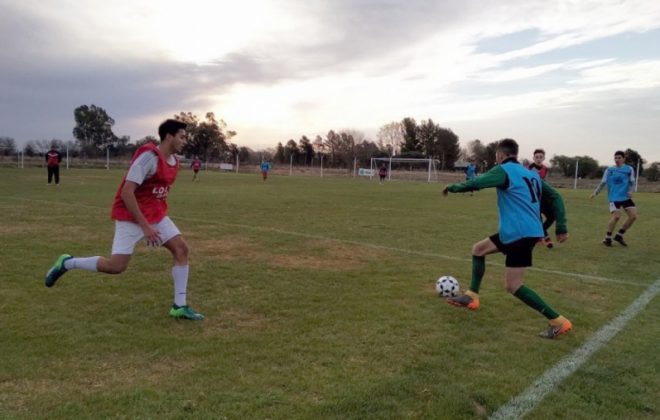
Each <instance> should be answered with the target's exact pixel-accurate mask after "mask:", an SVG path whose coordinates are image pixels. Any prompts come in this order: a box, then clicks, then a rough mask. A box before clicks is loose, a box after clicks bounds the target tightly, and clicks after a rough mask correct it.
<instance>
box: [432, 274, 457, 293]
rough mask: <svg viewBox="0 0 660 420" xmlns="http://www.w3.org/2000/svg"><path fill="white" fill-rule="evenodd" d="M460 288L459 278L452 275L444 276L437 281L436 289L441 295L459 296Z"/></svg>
mask: <svg viewBox="0 0 660 420" xmlns="http://www.w3.org/2000/svg"><path fill="white" fill-rule="evenodd" d="M459 289H460V286H459V285H458V280H456V279H455V278H453V277H452V276H442V277H440V278H439V279H438V280H436V282H435V290H436V292H438V296H441V297H454V296H458V290H459Z"/></svg>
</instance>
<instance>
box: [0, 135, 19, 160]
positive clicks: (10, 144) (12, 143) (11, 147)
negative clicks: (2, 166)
mask: <svg viewBox="0 0 660 420" xmlns="http://www.w3.org/2000/svg"><path fill="white" fill-rule="evenodd" d="M14 154H16V140H14V139H13V138H11V137H0V155H3V156H11V155H14Z"/></svg>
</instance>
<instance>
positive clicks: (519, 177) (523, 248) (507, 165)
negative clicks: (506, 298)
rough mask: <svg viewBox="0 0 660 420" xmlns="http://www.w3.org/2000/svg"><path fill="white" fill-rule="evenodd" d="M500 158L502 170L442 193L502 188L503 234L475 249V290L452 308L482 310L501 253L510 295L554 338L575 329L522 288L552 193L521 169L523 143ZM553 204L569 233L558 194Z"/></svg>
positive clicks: (500, 152) (505, 148) (507, 146)
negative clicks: (492, 259) (493, 261)
mask: <svg viewBox="0 0 660 420" xmlns="http://www.w3.org/2000/svg"><path fill="white" fill-rule="evenodd" d="M495 157H496V159H497V162H498V163H499V165H497V166H495V167H494V168H493V169H491V170H490V171H488V172H486V173H485V174H483V175H480V176H477V177H475V178H474V179H472V180H470V181H466V182H463V183H459V184H452V185H449V186H447V187H446V188H445V189H444V190H443V192H442V193H443V195H447V194H448V193H450V192H452V193H457V192H467V191H475V190H479V189H482V188H493V187H495V188H497V206H498V209H499V216H500V223H499V232H498V233H496V234H494V235H492V236H490V237H488V238H486V239H483V240H481V241H479V242H477V243H476V244H474V245H473V246H472V281H471V282H470V289H469V290H468V291H466V293H465V294H464V295H461V296H458V297H454V298H449V299H447V303H449V304H451V305H454V306H460V307H464V308H467V309H472V310H475V309H478V308H479V306H480V303H479V288H480V286H481V281H482V279H483V277H484V274H485V272H486V255H489V254H494V253H496V252H501V253H503V254H505V255H506V261H505V267H506V269H505V284H506V289H507V291H508V292H509V293H511V294H512V295H513V296H515V297H517V298H518V299H520V300H521V301H523V303H525V304H526V305H527V306H529V307H530V308H532V309H535V310H537V311H538V312H540V313H541V314H542V315H544V316H545V317H546V318H547V319H548V321H549V324H550V325H549V327H548V328H547V329H546V330H543V331H542V332H541V333H540V334H539V335H540V336H541V337H544V338H555V337H557V336H559V335H562V334H565V333H567V332H568V331H570V330H571V329H572V328H573V324H572V323H571V321H569V320H568V319H567V318H566V317H564V316H561V315H560V314H559V313H558V312H556V311H555V310H554V309H552V308H551V307H550V306H549V305H548V304H547V303H545V302H544V301H543V299H541V297H540V296H539V295H538V294H537V293H536V292H534V290H532V289H531V288H529V287H527V286H525V285H524V284H523V275H524V273H525V267H530V266H531V265H532V251H533V250H534V245H535V244H536V242H537V241H538V239H539V238H542V237H543V226H542V225H541V199H542V194H544V192H545V191H546V190H547V189H548V188H550V187H549V186H548V185H547V184H546V183H545V182H543V181H542V180H541V178H540V177H539V175H538V174H537V173H536V172H533V171H530V170H528V169H527V168H525V167H524V166H522V165H521V164H520V163H518V160H517V157H518V143H516V142H515V140H512V139H504V140H501V141H500V142H499V143H498V145H497V150H496V152H495ZM548 196H549V197H551V199H552V200H553V203H552V206H553V207H556V209H557V211H556V212H557V214H558V215H559V218H561V219H562V220H561V223H562V227H563V229H565V217H564V213H563V201H562V200H561V196H559V193H557V192H556V191H554V194H548ZM566 239H568V231H567V230H564V231H562V232H561V233H559V231H558V234H557V241H558V242H564V241H566Z"/></svg>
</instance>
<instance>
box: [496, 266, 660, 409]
mask: <svg viewBox="0 0 660 420" xmlns="http://www.w3.org/2000/svg"><path fill="white" fill-rule="evenodd" d="M658 292H660V279H658V280H656V281H655V283H653V284H651V285H650V286H649V287H648V289H646V290H645V291H644V292H643V293H642V294H641V295H640V296H639V297H638V298H637V299H635V301H634V302H633V303H631V304H630V305H629V306H628V307H627V308H626V309H625V310H624V311H623V312H621V313H620V314H619V315H618V316H617V317H616V318H614V319H613V320H611V321H610V322H609V323H607V324H606V325H605V326H604V327H602V328H601V329H600V330H598V331H596V332H595V333H594V334H593V335H592V336H591V337H590V338H589V339H588V340H587V341H586V342H585V343H584V344H583V345H582V346H581V347H580V348H578V349H577V350H575V351H574V352H573V353H571V354H570V355H569V356H566V357H564V358H563V359H562V360H560V361H559V362H558V363H557V364H556V365H554V366H553V367H552V368H550V369H548V370H547V371H545V373H544V374H543V375H542V376H541V377H539V379H537V380H536V381H534V383H532V384H531V385H530V386H529V387H527V389H525V390H524V391H523V392H522V393H521V394H519V395H518V396H516V397H514V398H512V399H511V400H509V402H507V403H506V404H504V405H502V406H500V408H498V409H497V411H495V412H494V413H493V415H491V416H490V418H491V419H493V420H502V419H519V418H522V417H523V416H524V415H525V414H527V413H529V412H530V411H531V410H533V409H534V408H535V407H536V406H537V405H538V404H539V403H540V402H541V401H542V400H543V399H544V398H545V397H546V396H547V395H548V394H550V393H551V392H552V391H554V390H555V388H557V386H558V385H559V384H561V383H562V382H563V381H564V380H565V379H566V378H568V377H569V376H571V375H572V374H573V373H574V372H575V371H577V370H578V369H579V368H580V367H581V366H582V365H583V364H585V363H586V362H587V361H588V360H589V358H590V357H591V356H592V355H593V354H594V353H596V352H597V351H598V350H600V349H601V348H602V347H603V346H604V345H605V344H607V343H608V342H609V341H610V340H612V338H614V337H615V336H616V335H617V334H618V333H619V332H620V331H621V330H623V328H625V326H626V324H628V322H630V321H631V320H632V319H633V318H634V317H635V316H637V314H639V313H640V312H641V311H643V310H644V308H645V307H646V305H648V304H649V303H650V302H651V300H653V298H654V297H655V296H656V295H657V294H658Z"/></svg>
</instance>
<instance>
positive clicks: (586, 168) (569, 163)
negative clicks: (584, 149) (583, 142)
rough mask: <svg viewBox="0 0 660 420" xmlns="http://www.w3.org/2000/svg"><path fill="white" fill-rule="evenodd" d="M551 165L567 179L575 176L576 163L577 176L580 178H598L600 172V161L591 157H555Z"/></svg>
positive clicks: (551, 160)
mask: <svg viewBox="0 0 660 420" xmlns="http://www.w3.org/2000/svg"><path fill="white" fill-rule="evenodd" d="M578 162H579V163H578ZM550 163H551V164H552V166H553V167H555V168H557V169H558V170H559V171H560V172H561V173H562V174H563V175H564V176H566V177H574V176H575V165H576V163H577V165H578V172H577V176H578V177H580V178H586V177H589V178H597V177H598V174H599V170H600V169H599V166H598V161H597V160H596V159H594V158H592V157H591V156H564V155H559V156H553V157H552V159H550Z"/></svg>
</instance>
